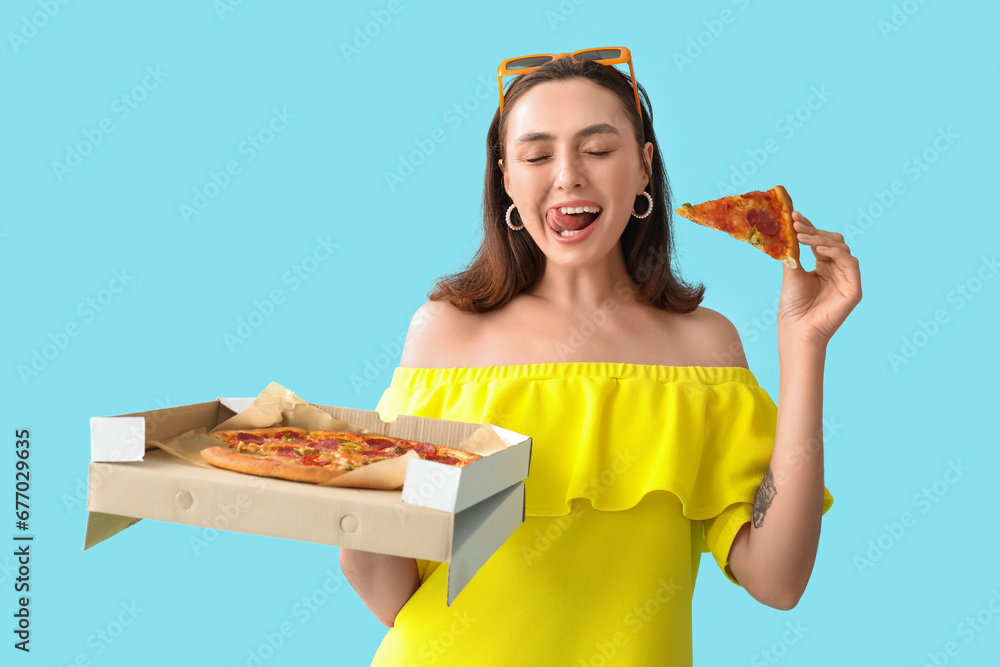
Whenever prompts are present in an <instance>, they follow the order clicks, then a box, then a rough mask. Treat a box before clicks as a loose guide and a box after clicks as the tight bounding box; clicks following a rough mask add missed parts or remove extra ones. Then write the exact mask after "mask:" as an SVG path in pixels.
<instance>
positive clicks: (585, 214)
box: [549, 206, 603, 238]
mask: <svg viewBox="0 0 1000 667" xmlns="http://www.w3.org/2000/svg"><path fill="white" fill-rule="evenodd" d="M602 212H603V209H602V208H601V207H600V206H563V207H560V208H554V209H552V210H551V211H550V212H549V227H550V228H551V229H552V231H553V232H555V233H556V234H557V235H558V236H560V237H561V238H570V237H573V236H576V235H577V234H579V233H580V232H581V231H583V230H584V229H586V228H587V227H589V226H590V225H592V224H594V222H596V221H597V219H598V218H600V217H601V213H602Z"/></svg>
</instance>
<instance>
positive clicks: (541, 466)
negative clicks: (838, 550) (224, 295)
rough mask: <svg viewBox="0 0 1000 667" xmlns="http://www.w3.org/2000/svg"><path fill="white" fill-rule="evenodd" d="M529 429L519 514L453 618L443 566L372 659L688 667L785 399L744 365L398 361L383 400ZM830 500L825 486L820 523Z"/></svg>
mask: <svg viewBox="0 0 1000 667" xmlns="http://www.w3.org/2000/svg"><path fill="white" fill-rule="evenodd" d="M377 410H378V412H379V414H380V416H381V418H382V419H383V420H386V421H388V420H392V419H394V418H395V416H396V415H397V414H408V415H416V416H421V417H433V418H438V419H450V420H455V421H464V422H473V423H484V422H489V423H491V424H496V425H497V426H502V427H504V428H507V429H510V430H512V431H517V432H519V433H523V434H526V435H529V436H531V438H532V457H531V468H530V474H529V476H528V478H527V480H526V481H525V501H526V509H525V515H526V517H525V521H524V523H523V524H522V525H521V526H520V527H518V529H517V530H516V531H514V533H513V535H511V537H510V538H509V539H508V540H507V541H506V542H505V543H504V544H503V546H502V547H501V548H500V549H499V550H498V551H497V552H496V553H495V554H494V555H493V556H492V557H490V559H489V560H488V561H487V562H486V564H485V565H484V566H483V567H482V569H481V570H480V571H479V572H478V573H477V574H476V576H475V577H474V578H473V579H472V581H471V582H470V583H469V584H468V586H467V587H466V588H465V589H464V590H463V591H462V592H461V593H460V594H459V595H458V597H457V599H456V600H455V601H454V603H453V604H452V606H451V607H448V606H447V605H446V604H445V598H446V589H447V581H448V576H447V568H448V565H447V564H441V563H434V562H428V561H421V560H418V561H417V565H418V569H419V572H420V581H421V583H420V587H419V588H418V590H417V591H416V593H414V594H413V597H411V598H410V600H409V601H408V602H407V603H406V604H405V605H404V606H403V608H402V609H401V610H400V612H399V614H398V615H397V617H396V621H395V625H394V627H393V628H391V629H390V630H389V631H388V633H387V634H386V636H385V638H384V639H383V641H382V644H381V645H380V646H379V648H378V651H377V653H376V655H375V657H374V661H373V662H372V665H373V666H374V665H377V666H386V665H393V666H396V665H421V666H423V665H439V666H445V665H448V666H451V665H461V666H462V667H486V666H489V665H498V666H499V665H503V666H504V667H507V666H509V665H519V666H530V665H544V666H545V667H556V666H562V665H566V666H571V667H578V666H591V665H607V666H609V667H610V666H611V665H630V666H631V665H635V666H639V665H642V666H648V665H691V664H692V649H691V644H692V632H691V596H692V594H693V592H694V585H695V579H696V577H697V575H698V565H699V562H700V559H701V554H702V552H708V551H711V552H712V555H713V556H714V557H715V562H716V563H717V564H718V566H719V567H720V568H721V569H722V571H723V573H724V574H725V576H726V577H728V578H729V580H730V581H732V582H733V583H735V584H737V585H739V582H738V581H737V580H736V578H735V577H734V576H733V574H732V572H731V571H730V569H729V567H728V557H729V548H730V545H731V544H732V542H733V539H734V538H735V537H736V533H737V532H738V531H739V529H740V527H741V526H742V525H743V524H744V523H746V522H748V521H750V520H751V510H752V507H753V502H754V499H755V497H756V494H757V489H758V487H759V486H760V483H761V480H762V479H763V477H764V473H765V471H766V470H767V466H768V463H769V461H770V457H771V451H772V448H773V445H774V433H775V421H776V417H777V406H776V405H775V404H774V402H773V401H772V400H771V398H770V397H769V396H768V394H767V392H766V391H765V390H764V389H762V388H761V387H760V386H759V385H758V384H757V380H756V378H755V377H754V375H753V373H752V372H751V371H749V370H748V369H745V368H739V367H706V366H653V365H640V364H627V363H609V362H553V363H537V364H523V365H516V366H484V367H471V368H403V367H399V368H396V369H395V371H394V372H393V376H392V382H391V384H390V386H389V387H388V388H387V389H386V390H385V393H384V394H383V395H382V398H381V400H380V401H379V403H378V407H377ZM832 504H833V497H832V496H831V495H830V493H829V491H828V490H827V489H826V488H824V497H823V513H824V514H825V513H826V511H827V510H829V509H830V506H831V505H832Z"/></svg>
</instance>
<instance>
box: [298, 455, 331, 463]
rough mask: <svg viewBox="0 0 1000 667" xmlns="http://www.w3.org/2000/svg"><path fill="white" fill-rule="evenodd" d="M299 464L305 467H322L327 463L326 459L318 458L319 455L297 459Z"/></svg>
mask: <svg viewBox="0 0 1000 667" xmlns="http://www.w3.org/2000/svg"><path fill="white" fill-rule="evenodd" d="M299 463H301V464H303V465H307V466H324V465H326V464H327V463H329V461H328V460H326V459H321V458H319V454H309V455H308V456H303V457H302V458H301V459H299Z"/></svg>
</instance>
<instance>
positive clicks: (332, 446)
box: [309, 438, 340, 452]
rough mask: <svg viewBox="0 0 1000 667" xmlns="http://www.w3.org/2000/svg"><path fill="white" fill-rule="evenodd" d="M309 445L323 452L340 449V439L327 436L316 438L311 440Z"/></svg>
mask: <svg viewBox="0 0 1000 667" xmlns="http://www.w3.org/2000/svg"><path fill="white" fill-rule="evenodd" d="M309 446H310V447H312V448H313V449H318V450H320V451H321V452H333V451H336V450H338V449H340V440H337V439H336V438H327V439H326V440H316V441H314V442H310V443H309Z"/></svg>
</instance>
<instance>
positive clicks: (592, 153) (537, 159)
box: [525, 151, 611, 163]
mask: <svg viewBox="0 0 1000 667" xmlns="http://www.w3.org/2000/svg"><path fill="white" fill-rule="evenodd" d="M610 153H611V151H587V155H596V156H602V155H609V154H610ZM549 157H552V156H551V155H542V156H540V157H536V158H528V159H525V162H532V163H534V162H541V161H542V160H545V159H546V158H549Z"/></svg>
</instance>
